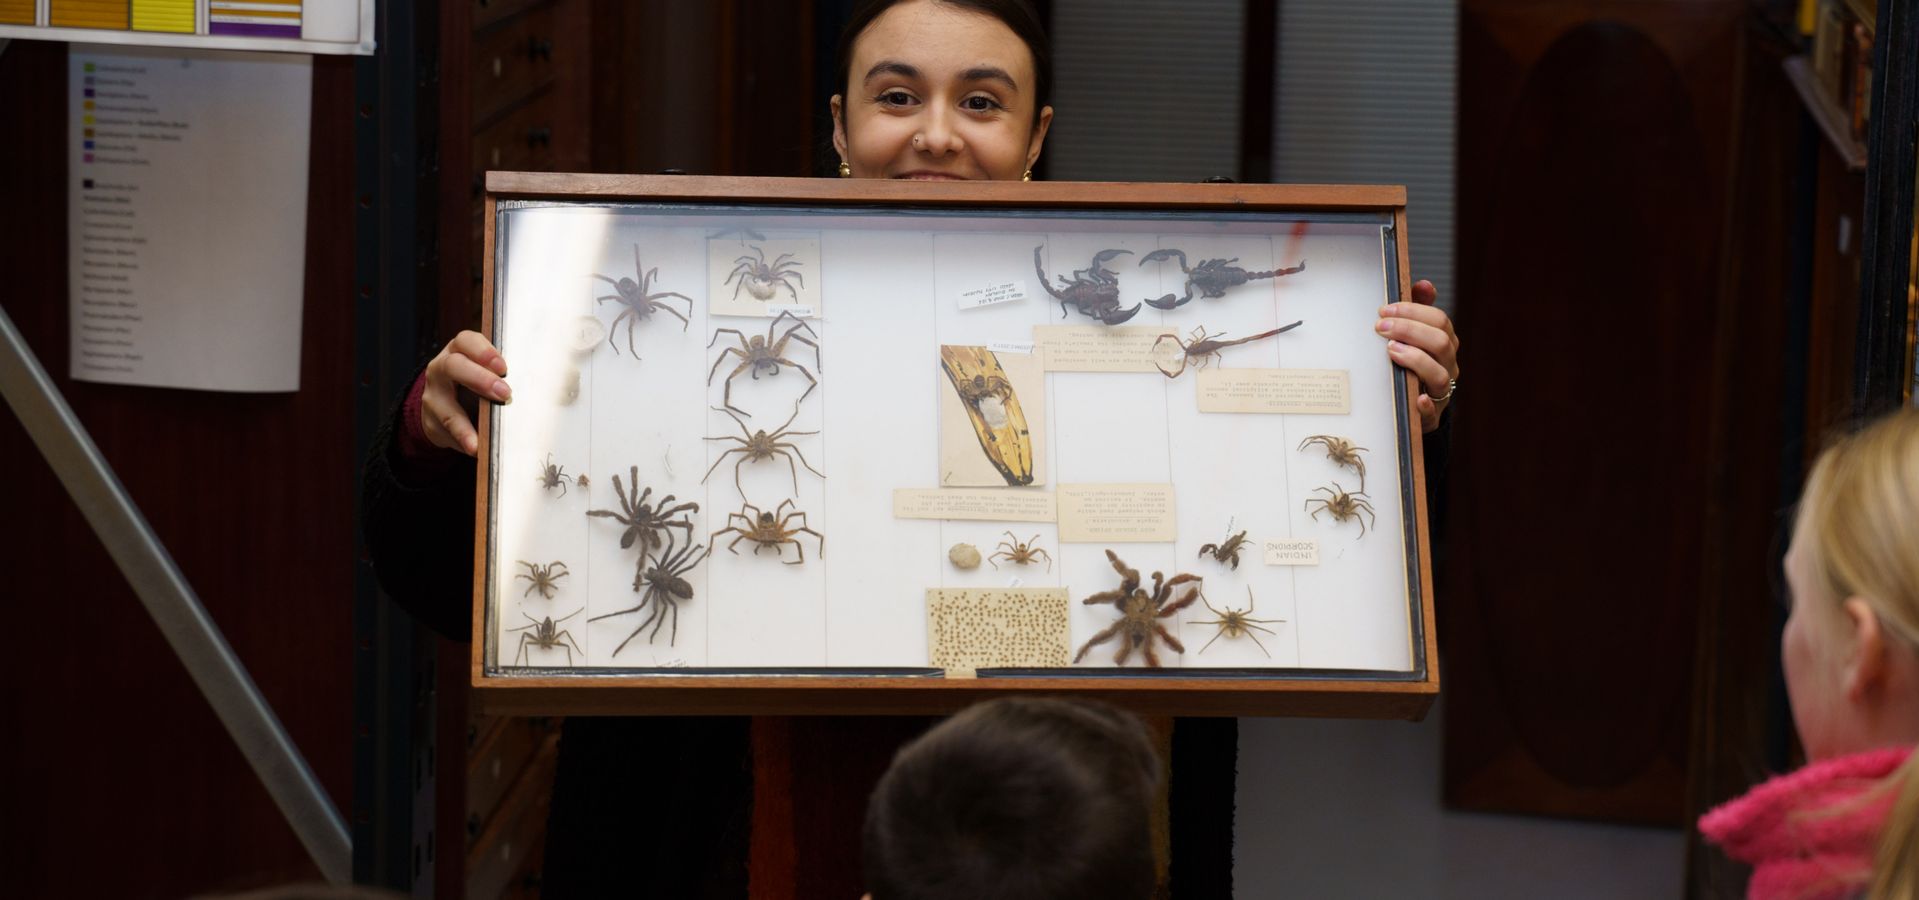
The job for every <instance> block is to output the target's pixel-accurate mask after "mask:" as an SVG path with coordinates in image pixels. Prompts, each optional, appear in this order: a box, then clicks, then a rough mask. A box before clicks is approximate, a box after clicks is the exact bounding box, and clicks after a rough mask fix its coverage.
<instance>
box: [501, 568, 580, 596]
mask: <svg viewBox="0 0 1919 900" xmlns="http://www.w3.org/2000/svg"><path fill="white" fill-rule="evenodd" d="M519 563H520V565H523V566H525V567H526V571H525V572H522V573H520V574H518V575H515V576H513V578H514V580H515V581H517V580H519V579H521V578H524V579H526V580H527V581H530V582H533V583H532V584H530V585H527V588H526V593H524V594H521V595H520V596H521V597H526V596H528V595H530V594H532V593H533V592H534V591H539V592H540V596H542V597H545V598H546V599H548V600H551V599H553V592H554V591H557V590H559V589H560V579H562V578H565V577H566V575H567V572H566V563H563V562H560V561H558V560H554V561H553V562H550V563H547V564H546V565H544V566H542V565H537V564H535V563H530V562H527V561H525V560H519Z"/></svg>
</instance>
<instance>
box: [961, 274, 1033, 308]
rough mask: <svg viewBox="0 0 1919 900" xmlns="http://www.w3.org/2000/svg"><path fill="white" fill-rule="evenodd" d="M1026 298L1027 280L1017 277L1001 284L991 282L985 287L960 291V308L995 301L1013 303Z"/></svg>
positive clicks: (977, 306) (975, 306)
mask: <svg viewBox="0 0 1919 900" xmlns="http://www.w3.org/2000/svg"><path fill="white" fill-rule="evenodd" d="M1024 299H1026V281H1025V280H1024V279H1018V278H1016V279H1013V280H1012V281H1003V282H1000V283H999V284H989V285H986V286H984V287H976V288H973V289H971V290H965V291H960V293H959V308H960V309H963V310H964V309H979V308H980V307H982V306H992V305H993V304H995V303H1012V302H1014V301H1016V300H1024Z"/></svg>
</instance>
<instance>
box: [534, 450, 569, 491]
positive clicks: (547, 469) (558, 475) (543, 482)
mask: <svg viewBox="0 0 1919 900" xmlns="http://www.w3.org/2000/svg"><path fill="white" fill-rule="evenodd" d="M539 480H540V487H542V488H545V489H546V490H547V491H552V490H553V489H554V488H556V487H557V488H559V489H560V496H562V497H564V496H566V483H567V482H569V481H572V480H573V478H572V476H569V475H567V474H566V467H565V466H556V465H554V464H553V454H551V453H548V454H547V455H546V462H544V463H542V464H541V465H540V475H539Z"/></svg>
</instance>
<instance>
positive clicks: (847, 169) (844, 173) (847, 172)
mask: <svg viewBox="0 0 1919 900" xmlns="http://www.w3.org/2000/svg"><path fill="white" fill-rule="evenodd" d="M1027 174H1032V173H1030V172H1029V173H1027ZM840 177H841V178H851V177H853V167H852V166H849V165H847V164H846V160H840Z"/></svg>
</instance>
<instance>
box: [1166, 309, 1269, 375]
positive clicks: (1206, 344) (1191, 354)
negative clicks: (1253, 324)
mask: <svg viewBox="0 0 1919 900" xmlns="http://www.w3.org/2000/svg"><path fill="white" fill-rule="evenodd" d="M1304 323H1305V320H1304V319H1301V320H1300V321H1298V322H1294V323H1293V324H1291V325H1281V326H1280V327H1278V328H1275V329H1273V330H1271V331H1262V332H1260V333H1259V334H1255V335H1253V336H1252V337H1243V338H1236V339H1234V340H1230V341H1222V340H1219V338H1223V337H1225V336H1226V332H1223V331H1222V332H1220V333H1218V334H1207V333H1206V329H1205V327H1203V326H1201V327H1196V328H1194V329H1193V332H1192V334H1190V335H1187V336H1186V337H1185V338H1181V337H1180V336H1179V335H1176V334H1162V335H1160V336H1159V340H1156V341H1154V342H1153V355H1154V356H1158V355H1159V345H1160V344H1163V343H1165V342H1167V341H1172V342H1173V343H1175V344H1178V345H1179V350H1180V353H1179V368H1177V369H1168V368H1166V364H1165V363H1163V362H1160V361H1158V360H1154V361H1153V365H1155V366H1158V367H1159V373H1160V374H1161V375H1164V376H1166V377H1167V378H1178V377H1179V376H1181V375H1184V374H1186V367H1187V366H1188V365H1191V366H1192V367H1193V368H1195V369H1204V368H1206V364H1207V363H1210V362H1213V361H1214V360H1223V359H1224V357H1222V356H1220V355H1219V351H1221V350H1224V349H1226V348H1227V347H1237V346H1239V345H1240V344H1250V343H1252V342H1253V341H1259V340H1265V339H1266V338H1269V337H1272V336H1273V335H1276V334H1285V333H1286V332H1288V331H1291V330H1293V329H1295V328H1298V327H1299V326H1300V325H1302V324H1304Z"/></svg>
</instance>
